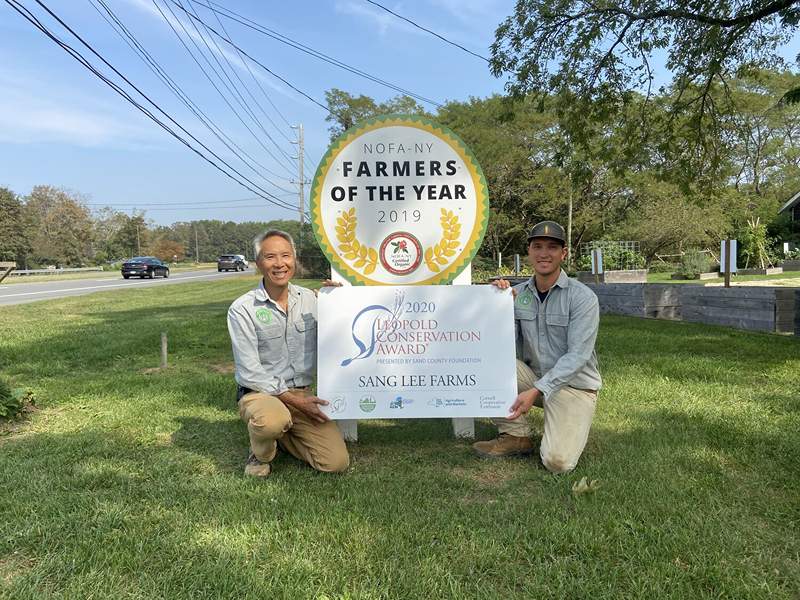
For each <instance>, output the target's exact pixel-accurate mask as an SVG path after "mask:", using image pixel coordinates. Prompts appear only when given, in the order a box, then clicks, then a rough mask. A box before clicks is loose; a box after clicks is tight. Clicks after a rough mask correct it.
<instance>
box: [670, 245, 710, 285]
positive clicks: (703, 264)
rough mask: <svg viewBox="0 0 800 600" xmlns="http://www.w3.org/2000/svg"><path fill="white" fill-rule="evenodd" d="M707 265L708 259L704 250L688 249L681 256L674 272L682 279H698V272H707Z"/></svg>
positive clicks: (708, 263) (708, 264) (708, 265)
mask: <svg viewBox="0 0 800 600" xmlns="http://www.w3.org/2000/svg"><path fill="white" fill-rule="evenodd" d="M709 267H710V261H709V259H708V255H706V253H705V252H700V251H699V250H690V251H689V252H687V253H686V254H684V255H683V256H682V257H681V264H680V266H679V267H678V270H677V271H675V274H676V275H680V276H681V277H683V278H684V279H698V278H699V277H700V273H708V269H709Z"/></svg>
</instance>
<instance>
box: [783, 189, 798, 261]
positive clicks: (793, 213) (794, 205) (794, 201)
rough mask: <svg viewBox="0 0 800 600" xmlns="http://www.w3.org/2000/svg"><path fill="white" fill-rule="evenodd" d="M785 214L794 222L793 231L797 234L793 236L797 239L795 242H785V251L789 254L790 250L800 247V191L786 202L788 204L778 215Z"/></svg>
mask: <svg viewBox="0 0 800 600" xmlns="http://www.w3.org/2000/svg"><path fill="white" fill-rule="evenodd" d="M784 213H785V214H787V215H789V219H790V220H791V221H792V231H794V232H795V233H794V235H793V237H794V238H795V239H794V241H785V240H784V242H783V251H784V252H788V251H789V250H794V249H795V248H798V247H800V243H798V242H800V191H798V192H797V193H795V194H794V195H793V196H792V197H791V198H789V199H788V200H787V201H786V204H784V205H783V206H781V208H780V210H779V211H778V214H779V215H782V214H784Z"/></svg>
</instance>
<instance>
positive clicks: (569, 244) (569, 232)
mask: <svg viewBox="0 0 800 600" xmlns="http://www.w3.org/2000/svg"><path fill="white" fill-rule="evenodd" d="M571 184H572V182H570V187H569V207H568V212H567V252H568V254H567V266H568V267H569V268H570V269H571V268H572V265H573V256H572V185H571Z"/></svg>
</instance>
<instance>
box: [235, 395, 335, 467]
mask: <svg viewBox="0 0 800 600" xmlns="http://www.w3.org/2000/svg"><path fill="white" fill-rule="evenodd" d="M292 391H294V392H299V393H308V392H306V391H305V390H292ZM239 416H240V417H241V418H242V421H244V422H245V423H247V432H248V433H249V434H250V449H251V450H252V452H253V454H255V455H256V458H257V459H258V460H260V461H261V462H265V463H267V462H270V461H272V459H274V458H275V454H276V453H277V451H278V445H279V444H280V447H281V448H282V449H283V450H285V451H286V452H288V453H289V454H291V455H292V456H294V457H295V458H297V459H299V460H302V461H303V462H306V463H308V464H309V465H311V466H312V467H313V468H314V469H316V470H317V471H325V472H340V471H344V470H345V469H347V467H348V465H349V464H350V456H349V455H348V454H347V447H346V446H345V444H344V439H343V438H342V434H341V432H340V431H339V428H338V427H337V426H336V423H334V422H333V421H328V422H326V423H317V422H316V421H312V420H311V419H309V418H308V417H307V416H306V415H305V414H303V413H302V412H300V411H299V410H296V409H294V408H290V407H288V406H286V405H285V404H284V403H283V402H281V401H280V399H279V398H276V397H275V396H270V395H269V394H263V393H261V392H251V393H249V394H245V395H244V396H242V398H241V400H239Z"/></svg>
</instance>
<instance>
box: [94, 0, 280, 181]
mask: <svg viewBox="0 0 800 600" xmlns="http://www.w3.org/2000/svg"><path fill="white" fill-rule="evenodd" d="M88 2H89V3H90V4H91V6H92V7H93V8H94V9H95V10H96V11H97V12H98V14H99V15H100V16H101V17H102V18H103V19H104V20H105V21H106V23H108V24H109V26H110V27H111V28H112V29H113V30H114V31H115V32H116V33H117V35H118V36H120V37H121V39H122V40H123V41H124V42H125V43H126V44H127V45H128V47H130V48H131V50H133V52H134V53H135V54H136V55H137V56H138V57H139V58H140V59H141V60H142V61H144V63H145V65H146V66H147V67H148V68H149V69H150V70H151V71H152V72H153V73H154V74H155V75H156V77H158V78H159V79H160V80H161V81H162V82H163V83H164V84H165V85H166V86H167V87H168V88H169V89H170V90H171V91H172V93H173V94H174V95H175V96H176V97H177V98H178V99H179V100H180V101H181V102H182V103H183V104H184V106H186V107H187V108H188V109H189V110H190V111H191V112H192V113H193V114H194V115H195V116H196V117H197V118H198V120H199V121H200V122H201V123H203V125H204V126H205V127H206V128H207V129H208V130H209V131H210V132H211V133H212V134H213V135H214V137H216V138H217V139H218V140H219V141H220V142H222V144H223V145H225V147H226V148H228V150H229V151H230V152H232V153H233V154H234V155H235V156H236V157H237V158H239V160H241V161H242V162H243V163H244V164H245V165H247V167H248V168H249V169H250V170H251V171H252V172H253V173H255V174H256V175H258V176H259V177H260V178H262V179H263V180H264V181H266V182H267V183H269V184H270V185H271V186H273V187H274V188H276V189H278V190H281V191H284V192H288V193H292V192H291V191H290V190H287V189H286V188H283V187H281V186H279V185H277V184H276V183H274V182H273V181H271V180H270V179H269V178H268V177H266V176H265V175H264V174H262V173H261V172H260V171H259V170H258V169H256V167H255V166H253V165H257V166H258V167H260V168H262V169H265V170H266V167H265V166H264V165H262V164H261V163H260V162H258V160H256V159H255V158H254V157H253V156H252V155H251V154H249V153H248V152H247V151H246V150H245V149H244V148H242V147H241V146H239V145H238V144H237V143H236V142H235V141H234V140H233V139H231V137H230V136H228V135H227V134H226V133H225V132H224V131H223V130H222V128H220V127H219V126H218V125H217V124H216V123H214V121H213V119H211V117H209V116H208V115H207V114H206V113H205V112H204V111H203V110H202V109H201V108H200V107H199V106H198V105H197V104H196V103H195V102H194V101H192V99H191V98H190V97H189V96H188V94H186V93H185V92H184V90H183V89H182V88H181V87H180V85H178V84H177V82H176V81H175V80H174V79H172V77H170V76H169V74H168V73H167V72H166V70H165V69H164V68H163V67H162V66H161V65H160V64H159V63H158V61H156V60H155V58H153V56H152V55H151V54H150V53H149V52H148V51H147V49H146V48H145V47H144V46H143V45H142V44H141V43H140V42H139V41H138V39H137V38H136V36H135V35H134V34H133V33H132V32H131V31H130V30H129V29H128V28H127V27H126V26H125V24H124V23H123V22H122V20H121V19H120V18H119V17H118V16H117V15H116V14H115V13H114V11H113V10H111V8H110V7H109V6H108V4H106V2H105V1H104V0H97V2H99V3H100V5H102V7H103V10H104V11H106V13H107V14H108V17H107V16H106V15H105V14H103V12H102V11H101V10H100V9H99V8H98V7H97V5H96V4H95V0H88ZM109 17H110V18H111V19H112V20H113V22H112V21H110V20H109ZM234 148H235V149H234ZM240 153H241V155H240ZM242 155H243V156H244V157H247V159H245V158H244V157H243V156H242Z"/></svg>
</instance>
